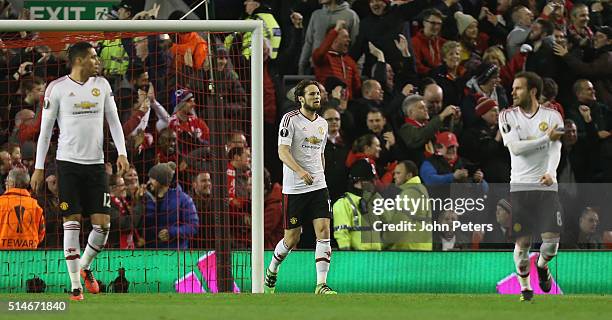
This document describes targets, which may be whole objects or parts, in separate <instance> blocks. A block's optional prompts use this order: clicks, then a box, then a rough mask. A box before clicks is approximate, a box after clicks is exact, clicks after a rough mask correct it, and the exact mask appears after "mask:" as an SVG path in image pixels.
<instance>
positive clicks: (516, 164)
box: [499, 105, 563, 191]
mask: <svg viewBox="0 0 612 320" xmlns="http://www.w3.org/2000/svg"><path fill="white" fill-rule="evenodd" d="M555 125H557V127H558V128H562V127H563V119H562V118H561V115H560V114H559V112H557V111H556V110H555V109H551V108H547V107H544V106H541V105H540V106H539V107H538V110H537V111H536V112H535V114H533V115H528V114H526V113H525V112H523V110H521V108H520V107H514V108H508V109H506V110H504V111H502V112H501V113H500V114H499V128H500V131H501V134H502V137H503V140H504V145H505V146H508V145H509V144H511V143H512V142H518V141H532V142H534V143H533V144H532V145H531V146H530V147H529V148H526V149H523V150H522V152H521V153H520V154H518V155H517V154H515V153H513V152H512V151H511V152H510V159H511V165H512V169H511V173H510V191H528V190H554V191H556V190H557V166H558V165H559V159H560V158H561V142H560V141H550V139H548V137H547V134H546V131H547V130H548V128H551V127H554V126H555ZM546 173H548V174H550V176H551V177H552V178H553V181H554V183H553V185H551V186H548V187H547V186H544V185H542V184H540V179H541V178H542V176H544V174H546Z"/></svg>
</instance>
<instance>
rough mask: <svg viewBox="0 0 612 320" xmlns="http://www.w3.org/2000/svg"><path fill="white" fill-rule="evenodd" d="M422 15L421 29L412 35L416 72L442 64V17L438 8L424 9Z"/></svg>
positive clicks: (424, 72) (443, 40) (427, 71)
mask: <svg viewBox="0 0 612 320" xmlns="http://www.w3.org/2000/svg"><path fill="white" fill-rule="evenodd" d="M422 16H423V30H421V31H419V32H418V33H417V34H416V36H414V37H412V47H413V49H414V58H415V61H416V65H417V73H419V74H427V73H429V71H430V70H431V69H432V68H436V67H438V66H440V65H441V64H442V45H443V44H444V42H446V39H444V38H442V37H441V36H440V30H441V29H442V20H443V17H442V13H441V12H440V11H439V10H438V9H428V10H425V11H424V12H423V14H422Z"/></svg>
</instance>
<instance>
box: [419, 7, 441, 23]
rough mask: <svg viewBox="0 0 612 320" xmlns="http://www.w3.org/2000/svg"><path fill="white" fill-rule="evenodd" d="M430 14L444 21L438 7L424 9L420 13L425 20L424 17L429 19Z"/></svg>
mask: <svg viewBox="0 0 612 320" xmlns="http://www.w3.org/2000/svg"><path fill="white" fill-rule="evenodd" d="M431 16H436V17H438V18H440V20H442V21H444V15H443V14H442V12H441V11H440V10H438V9H435V8H431V9H427V10H424V11H423V12H422V13H421V17H422V18H423V21H425V20H426V19H429V17H431Z"/></svg>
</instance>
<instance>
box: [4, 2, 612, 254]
mask: <svg viewBox="0 0 612 320" xmlns="http://www.w3.org/2000/svg"><path fill="white" fill-rule="evenodd" d="M4 3H6V2H4ZM3 9H5V10H2V13H1V15H2V18H4V19H9V18H17V19H28V18H29V15H28V12H27V10H24V11H22V12H21V13H20V14H14V13H12V12H11V10H10V9H6V8H3ZM158 10H159V7H158V6H157V5H156V6H153V7H152V8H149V9H148V10H144V7H142V6H139V5H136V4H134V2H132V1H121V3H120V4H119V5H117V6H116V7H114V9H113V10H112V11H110V12H109V13H108V14H107V15H106V19H126V20H127V19H163V18H167V19H169V20H179V19H180V18H181V17H182V16H183V15H184V12H179V11H175V12H173V13H172V14H170V15H169V16H168V17H161V16H158ZM241 11H242V12H241V13H240V14H241V17H242V18H243V19H253V20H260V21H263V22H264V29H265V32H264V36H265V40H264V61H265V62H264V86H263V87H264V92H263V95H264V136H265V139H264V141H265V143H264V157H265V159H264V161H265V167H266V168H267V169H266V172H265V186H264V187H265V199H264V201H265V203H264V205H265V245H266V248H269V249H270V248H274V245H275V244H276V243H277V242H278V240H279V239H280V238H282V235H283V215H282V211H281V186H280V184H279V183H280V182H281V181H282V163H281V162H280V160H279V159H278V154H277V143H276V142H277V135H278V122H279V120H280V118H281V117H282V115H283V114H284V113H285V112H287V111H289V110H291V109H293V108H295V107H296V103H295V97H294V93H293V90H292V88H293V86H294V85H295V84H296V83H297V81H299V80H301V79H316V80H317V81H318V82H319V83H320V84H321V86H320V90H321V93H322V105H323V108H322V109H321V112H320V116H322V117H323V118H324V119H325V120H327V122H328V125H329V136H328V141H327V144H326V148H325V163H326V169H325V176H326V180H327V184H328V188H329V191H330V196H331V200H332V206H333V217H334V219H333V220H334V222H333V228H334V230H332V232H333V233H334V236H335V240H336V243H335V244H334V245H335V246H338V247H339V248H340V249H346V250H387V249H388V250H406V249H409V250H431V249H432V247H433V249H434V250H453V249H478V248H512V247H513V244H512V230H513V225H512V208H511V206H510V202H509V201H508V199H506V196H507V193H504V191H505V192H507V190H506V189H504V188H505V187H506V186H507V184H508V183H509V180H510V157H509V154H508V149H507V148H506V147H505V146H504V145H503V142H502V139H501V134H500V128H499V127H498V114H499V112H500V111H501V110H504V109H506V108H509V107H511V103H512V97H511V93H512V87H511V86H512V81H513V79H514V76H515V74H517V73H518V72H521V71H533V72H535V73H537V74H538V75H540V76H541V77H542V78H543V81H544V88H543V91H542V95H541V101H540V102H541V104H542V106H545V107H549V108H554V109H556V110H557V111H559V113H560V114H561V115H562V116H563V119H564V125H565V135H564V137H563V139H562V142H563V149H562V157H561V162H560V164H559V169H558V174H557V177H558V181H559V183H560V185H561V186H560V193H561V195H562V196H561V199H562V202H563V205H564V214H565V222H566V223H565V224H564V228H565V230H564V233H563V235H562V240H561V243H562V246H563V247H566V248H582V249H601V248H604V247H606V246H607V247H610V245H612V216H611V213H612V211H611V210H612V207H610V205H609V203H606V202H605V200H606V199H609V195H610V193H611V192H612V188H610V186H612V185H611V184H610V183H612V166H611V165H610V164H611V163H612V138H610V135H611V134H612V52H611V49H612V29H611V28H610V27H609V25H610V22H611V20H612V6H611V5H610V2H609V1H592V0H585V1H580V0H577V1H574V2H572V1H569V0H566V1H563V0H552V1H549V2H546V1H540V0H531V1H530V0H519V1H510V0H497V1H480V0H461V1H457V0H444V1H442V0H393V1H391V0H355V1H344V0H318V1H312V0H295V1H269V2H267V1H259V0H246V1H244V10H241ZM55 37H57V36H55ZM1 38H2V41H3V43H2V48H1V49H2V53H1V54H0V123H1V124H2V128H1V131H0V144H1V145H2V149H1V151H0V179H2V181H1V182H2V183H1V184H0V185H1V186H0V189H4V188H5V187H6V190H3V191H6V193H4V195H3V196H2V197H0V210H2V211H0V217H8V216H9V215H10V214H15V213H14V212H13V211H12V210H13V206H11V204H12V203H14V201H19V200H18V199H17V200H15V197H26V198H27V197H30V193H29V192H28V191H27V190H26V189H28V183H25V182H24V181H25V180H27V175H24V173H25V172H27V171H29V172H30V173H31V172H32V171H33V166H34V159H35V152H36V141H37V136H38V133H39V130H40V116H41V110H42V108H44V93H45V88H46V84H47V83H49V82H50V81H52V80H54V79H56V78H58V77H60V76H63V75H65V74H66V73H67V72H68V70H69V69H68V64H67V58H66V55H65V51H64V50H63V49H65V44H64V43H61V42H60V47H57V43H56V42H58V41H57V38H54V35H52V34H36V33H30V32H21V33H16V34H12V33H4V34H2V36H1ZM90 38H91V39H92V41H94V40H95V42H96V44H97V51H98V55H99V57H100V60H101V62H102V70H100V73H101V74H102V75H104V76H105V77H106V78H107V79H108V80H109V82H110V83H111V85H112V87H113V90H114V95H115V100H116V103H117V106H118V110H119V116H120V119H121V121H122V124H123V131H124V134H125V136H126V142H127V143H126V144H127V146H128V153H129V160H130V163H131V164H132V167H131V168H130V170H129V171H128V172H123V173H118V172H116V170H115V168H113V166H112V165H111V163H113V162H114V161H113V160H114V159H115V157H116V155H115V154H112V152H109V153H108V154H107V161H108V164H107V173H108V176H109V185H110V190H111V203H110V204H111V207H112V209H113V210H112V212H113V214H112V222H111V234H110V236H109V241H108V246H109V247H112V248H124V249H133V248H179V249H187V248H212V247H215V248H219V246H224V245H227V246H231V247H232V248H248V247H249V246H250V223H251V222H250V201H251V199H250V191H251V186H250V185H251V180H250V156H251V152H257V151H256V150H252V149H251V148H250V147H249V144H248V141H249V136H250V132H249V131H250V105H249V98H250V97H249V95H250V90H251V88H250V81H249V67H248V66H249V59H250V54H251V52H250V41H251V35H250V34H248V33H245V34H241V33H224V34H222V33H209V34H206V33H197V32H185V33H178V34H159V33H155V34H134V35H127V36H126V35H125V34H124V35H121V36H119V35H115V37H110V36H109V35H108V34H105V35H99V34H93V35H90ZM65 39H68V40H70V39H72V41H74V38H70V35H68V36H66V38H65ZM65 42H68V41H65ZM11 44H17V45H13V46H11ZM581 106H583V107H581ZM543 130H545V129H543ZM55 139H57V138H55ZM106 150H114V148H110V147H106ZM52 151H53V150H50V155H49V156H48V157H47V161H48V165H47V166H46V168H47V169H46V170H45V177H46V187H45V188H44V191H42V192H40V193H34V194H32V196H33V197H35V198H36V199H37V201H38V205H39V206H40V208H42V212H43V217H44V220H40V219H39V220H37V221H29V222H28V223H31V224H36V225H38V224H39V223H41V222H42V221H44V225H45V228H44V230H45V231H42V230H39V229H38V228H31V229H30V228H28V230H33V231H32V232H34V231H35V233H36V234H37V236H36V237H33V236H32V239H36V244H37V245H34V246H30V247H21V248H36V247H38V248H60V247H61V245H62V236H61V235H62V220H61V219H62V218H61V217H62V215H61V210H62V209H61V207H62V204H61V203H59V198H58V188H57V180H56V177H55V171H54V169H53V167H54V166H53V159H54V155H53V152H52ZM13 171H15V172H13ZM11 172H12V173H11ZM5 181H6V182H7V183H6V185H5ZM147 181H154V183H146V182H147ZM366 182H369V183H366ZM460 184H465V186H466V187H465V188H470V187H471V186H476V187H477V188H482V189H483V190H485V189H488V190H496V191H497V193H496V194H495V195H494V196H491V197H490V203H489V204H490V205H489V206H488V208H490V210H488V211H487V212H486V213H484V214H482V215H480V216H478V217H477V221H478V222H487V223H492V224H493V225H494V230H493V231H492V232H482V231H477V232H476V231H475V232H469V233H465V232H435V233H434V234H429V236H428V237H426V239H427V240H423V239H420V240H418V241H417V240H414V239H395V240H394V241H395V242H394V243H390V244H389V243H387V244H384V243H383V244H381V243H378V244H376V243H375V242H374V244H372V243H362V241H361V239H362V231H364V230H367V229H366V228H367V227H368V225H367V223H366V222H365V221H367V220H369V219H370V218H371V216H372V210H371V206H370V203H369V202H371V200H373V199H374V198H376V197H394V196H395V195H408V196H412V197H418V196H420V195H427V194H428V195H429V196H435V195H440V196H445V195H448V192H449V190H451V189H455V188H457V187H459V188H462V187H461V185H460ZM366 185H367V186H369V185H372V186H374V189H371V188H366V187H364V186H366ZM75 187H77V188H78V186H75ZM366 195H367V196H366ZM9 197H10V199H9ZM355 203H356V204H357V205H355ZM33 210H34V209H33ZM467 216H469V215H460V214H458V213H457V212H452V211H443V212H424V213H423V215H422V216H419V215H417V217H415V218H414V219H422V220H426V221H432V220H436V221H439V222H440V223H442V224H452V221H454V220H460V219H467V218H466V217H467ZM3 219H5V218H3ZM5 221H6V222H5ZM8 221H9V220H8V218H6V219H5V220H2V222H1V223H2V225H0V236H2V237H3V238H4V237H7V236H8V235H11V236H16V234H17V233H18V231H17V229H18V228H17V229H16V228H15V226H11V225H9V223H8ZM10 221H12V220H10ZM18 223H19V225H20V226H21V224H22V222H21V221H19V222H18ZM23 223H25V222H23ZM84 225H85V224H84ZM22 231H23V230H22ZM45 232H46V235H45ZM83 232H87V230H84V231H83ZM85 234H86V233H85ZM82 238H83V239H85V237H82ZM28 239H29V238H28ZM219 239H225V240H227V242H228V243H229V244H223V243H221V244H220V243H219ZM379 242H380V241H379ZM422 242H429V246H427V245H426V246H420V245H421V244H422ZM3 243H4V242H3ZM20 243H21V242H20ZM26 243H30V242H26ZM402 243H404V244H419V245H416V246H412V245H402ZM313 246H314V232H313V230H311V229H310V230H309V229H308V228H305V229H304V233H303V236H302V240H301V242H300V245H299V246H298V247H299V248H312V247H313ZM0 248H15V249H18V248H19V247H18V246H13V247H11V246H8V245H4V244H2V246H0Z"/></svg>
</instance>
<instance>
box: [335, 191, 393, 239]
mask: <svg viewBox="0 0 612 320" xmlns="http://www.w3.org/2000/svg"><path fill="white" fill-rule="evenodd" d="M361 199H362V198H361V197H360V196H358V195H355V194H353V193H350V192H347V193H345V194H344V197H342V198H340V199H338V201H336V203H334V207H333V212H334V238H336V241H338V247H339V248H340V249H341V250H381V249H382V243H381V239H380V233H379V232H376V231H374V228H373V226H372V225H373V222H374V221H375V220H380V219H379V218H378V217H377V216H375V215H374V214H368V213H367V212H366V213H363V212H362V210H363V208H361V207H362V206H361V205H360V201H361Z"/></svg>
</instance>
